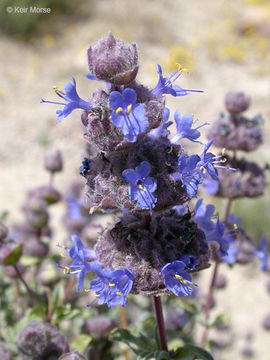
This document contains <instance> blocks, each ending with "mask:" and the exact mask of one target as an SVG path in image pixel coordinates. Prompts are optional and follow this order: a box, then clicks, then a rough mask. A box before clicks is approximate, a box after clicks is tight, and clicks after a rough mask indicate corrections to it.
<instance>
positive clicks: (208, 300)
mask: <svg viewBox="0 0 270 360" xmlns="http://www.w3.org/2000/svg"><path fill="white" fill-rule="evenodd" d="M232 202H233V199H232V198H229V199H228V201H227V205H226V209H225V216H224V222H225V223H226V222H227V221H228V217H229V214H230V210H231V207H232ZM218 264H219V262H218V261H217V260H216V261H215V264H214V270H213V273H212V277H211V281H210V285H209V289H208V293H207V296H206V304H205V308H204V320H205V323H206V324H207V322H208V320H209V311H210V307H211V302H212V299H213V294H214V290H215V281H216V278H217V273H218ZM206 340H207V327H205V329H204V331H203V334H202V338H201V342H200V346H201V347H204V345H205V342H206Z"/></svg>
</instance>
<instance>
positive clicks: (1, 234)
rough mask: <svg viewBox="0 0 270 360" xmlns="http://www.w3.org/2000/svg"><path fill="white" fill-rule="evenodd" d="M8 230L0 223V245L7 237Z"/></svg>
mask: <svg viewBox="0 0 270 360" xmlns="http://www.w3.org/2000/svg"><path fill="white" fill-rule="evenodd" d="M7 234H8V228H7V227H6V226H5V225H4V224H3V223H2V222H1V221H0V243H1V242H2V241H3V240H4V239H5V238H6V237H7Z"/></svg>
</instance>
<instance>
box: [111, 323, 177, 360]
mask: <svg viewBox="0 0 270 360" xmlns="http://www.w3.org/2000/svg"><path fill="white" fill-rule="evenodd" d="M110 340H112V341H122V342H124V343H125V344H127V345H128V346H129V347H130V348H131V350H133V351H134V352H135V354H136V355H138V357H137V359H138V360H147V359H149V360H150V359H156V360H172V357H171V355H170V353H169V352H167V351H164V350H159V349H157V345H156V341H154V340H153V339H150V338H148V337H146V336H144V335H143V334H139V335H138V336H135V335H133V334H132V333H131V332H130V331H129V330H126V329H114V330H112V331H111V333H110Z"/></svg>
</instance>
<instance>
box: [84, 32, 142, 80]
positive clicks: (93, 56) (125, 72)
mask: <svg viewBox="0 0 270 360" xmlns="http://www.w3.org/2000/svg"><path fill="white" fill-rule="evenodd" d="M87 58H88V66H89V70H90V72H91V74H92V75H94V76H95V77H96V78H97V79H99V80H105V81H108V82H111V83H113V84H115V85H126V84H129V83H130V82H132V81H133V80H134V79H135V77H136V75H137V72H138V69H139V67H138V65H137V64H138V54H137V47H136V44H134V43H132V44H131V45H129V44H127V43H124V42H123V41H122V40H120V39H116V38H115V37H114V36H113V35H112V33H111V32H110V33H109V34H108V37H107V38H103V39H101V40H100V41H99V42H98V43H97V44H96V46H94V47H93V48H92V47H91V46H90V47H89V49H88V51H87Z"/></svg>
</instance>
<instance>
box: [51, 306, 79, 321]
mask: <svg viewBox="0 0 270 360" xmlns="http://www.w3.org/2000/svg"><path fill="white" fill-rule="evenodd" d="M81 312H82V311H81V310H80V309H72V310H71V309H67V308H66V307H64V306H61V305H58V306H56V307H55V309H54V311H53V316H52V319H53V320H52V321H53V323H55V324H58V323H59V322H60V321H61V320H72V319H74V318H76V317H77V316H80V315H81Z"/></svg>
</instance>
